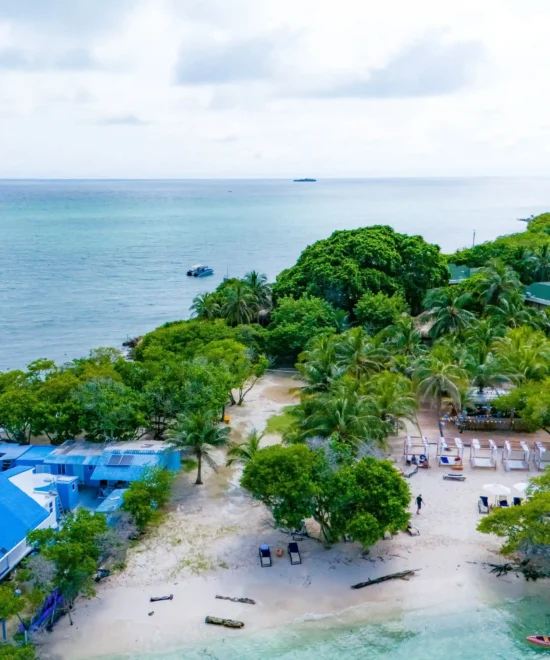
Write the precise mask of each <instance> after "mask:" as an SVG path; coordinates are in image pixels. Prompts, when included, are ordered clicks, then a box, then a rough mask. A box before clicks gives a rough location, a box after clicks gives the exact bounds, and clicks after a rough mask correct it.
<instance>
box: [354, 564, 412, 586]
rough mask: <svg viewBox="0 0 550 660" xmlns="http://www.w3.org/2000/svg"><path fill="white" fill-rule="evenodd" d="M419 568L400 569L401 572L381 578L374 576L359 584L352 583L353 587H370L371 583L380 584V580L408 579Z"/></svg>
mask: <svg viewBox="0 0 550 660" xmlns="http://www.w3.org/2000/svg"><path fill="white" fill-rule="evenodd" d="M419 570H420V569H419V568H412V569H409V570H406V571H400V572H399V573H391V574H390V575H383V576H382V577H379V578H373V579H372V580H367V581H366V582H358V583H357V584H352V585H351V588H352V589H362V588H363V587H370V585H371V584H378V583H379V582H386V581H387V580H397V579H401V580H408V579H409V578H410V577H412V576H413V575H414V574H415V571H419Z"/></svg>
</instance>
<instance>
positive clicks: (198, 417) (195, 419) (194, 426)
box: [166, 410, 231, 485]
mask: <svg viewBox="0 0 550 660" xmlns="http://www.w3.org/2000/svg"><path fill="white" fill-rule="evenodd" d="M216 417H217V416H216V415H214V413H212V412H210V411H203V410H201V411H199V412H196V413H191V414H189V415H178V416H177V417H176V420H175V422H174V424H173V425H172V426H171V428H170V429H169V430H168V432H167V434H166V437H167V440H168V442H169V443H170V444H171V445H172V446H173V447H176V448H177V449H180V450H181V451H182V454H186V455H188V456H192V457H193V458H194V459H195V460H196V461H197V480H196V481H195V483H196V484H197V485H202V462H203V461H206V463H208V465H210V467H211V468H213V469H214V470H215V469H216V467H217V466H216V462H215V461H214V459H213V458H212V456H211V455H210V452H211V451H212V450H213V449H220V448H221V447H225V446H226V445H227V442H228V438H229V433H230V432H231V429H230V428H229V427H228V426H223V427H222V426H220V424H219V423H218V421H217V419H216Z"/></svg>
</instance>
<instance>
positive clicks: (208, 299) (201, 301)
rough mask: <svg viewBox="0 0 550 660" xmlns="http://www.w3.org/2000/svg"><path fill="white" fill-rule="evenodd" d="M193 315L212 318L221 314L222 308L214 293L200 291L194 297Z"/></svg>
mask: <svg viewBox="0 0 550 660" xmlns="http://www.w3.org/2000/svg"><path fill="white" fill-rule="evenodd" d="M190 309H191V311H192V312H193V316H196V317H197V318H199V319H206V320H212V319H217V318H219V317H220V315H221V308H220V305H219V303H218V301H217V297H216V296H215V295H214V294H213V293H199V295H198V296H195V297H194V298H193V304H192V305H191V307H190Z"/></svg>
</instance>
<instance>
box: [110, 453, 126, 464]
mask: <svg viewBox="0 0 550 660" xmlns="http://www.w3.org/2000/svg"><path fill="white" fill-rule="evenodd" d="M123 458H124V456H122V454H113V455H112V456H111V458H110V459H109V462H108V463H107V465H109V466H111V467H113V466H115V465H120V462H121V460H122V459H123Z"/></svg>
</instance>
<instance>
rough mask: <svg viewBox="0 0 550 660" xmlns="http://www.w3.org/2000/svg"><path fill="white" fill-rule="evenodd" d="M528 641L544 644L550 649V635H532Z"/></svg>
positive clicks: (539, 644)
mask: <svg viewBox="0 0 550 660" xmlns="http://www.w3.org/2000/svg"><path fill="white" fill-rule="evenodd" d="M527 641H528V642H531V644H536V645H537V646H544V647H546V648H548V649H550V637H549V636H548V635H530V636H529V637H528V638H527Z"/></svg>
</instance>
